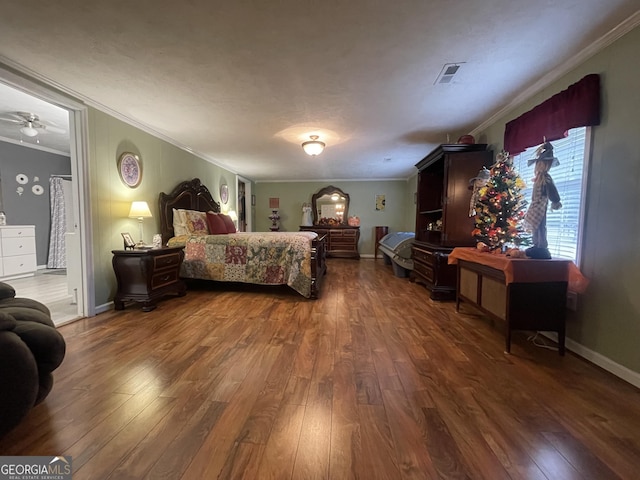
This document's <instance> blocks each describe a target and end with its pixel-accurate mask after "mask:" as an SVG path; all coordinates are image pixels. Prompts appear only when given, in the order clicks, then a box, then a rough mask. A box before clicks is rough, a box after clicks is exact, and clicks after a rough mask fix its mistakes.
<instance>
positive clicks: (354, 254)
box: [300, 225, 360, 258]
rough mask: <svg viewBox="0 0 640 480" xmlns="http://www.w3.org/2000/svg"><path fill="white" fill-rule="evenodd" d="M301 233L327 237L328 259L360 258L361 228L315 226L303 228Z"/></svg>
mask: <svg viewBox="0 0 640 480" xmlns="http://www.w3.org/2000/svg"><path fill="white" fill-rule="evenodd" d="M300 231H303V232H316V233H317V234H318V236H320V237H321V236H323V235H326V247H327V250H326V253H327V257H342V258H360V253H359V252H358V241H359V240H360V227H352V226H350V225H313V226H310V227H305V226H301V227H300Z"/></svg>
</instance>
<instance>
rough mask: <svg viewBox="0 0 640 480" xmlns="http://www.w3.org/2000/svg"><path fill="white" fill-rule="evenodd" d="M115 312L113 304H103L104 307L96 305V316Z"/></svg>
mask: <svg viewBox="0 0 640 480" xmlns="http://www.w3.org/2000/svg"><path fill="white" fill-rule="evenodd" d="M109 310H113V302H107V303H103V304H102V305H96V315H97V314H99V313H104V312H108V311H109Z"/></svg>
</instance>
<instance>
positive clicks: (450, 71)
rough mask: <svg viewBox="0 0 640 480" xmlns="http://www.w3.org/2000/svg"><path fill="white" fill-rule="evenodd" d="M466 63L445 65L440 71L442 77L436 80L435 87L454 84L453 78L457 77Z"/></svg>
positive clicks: (439, 76)
mask: <svg viewBox="0 0 640 480" xmlns="http://www.w3.org/2000/svg"><path fill="white" fill-rule="evenodd" d="M463 63H465V62H459V63H445V64H444V67H442V70H441V71H440V75H438V78H436V81H435V82H434V85H441V84H448V83H451V82H453V77H455V75H456V73H458V70H459V69H460V66H461V65H462V64H463Z"/></svg>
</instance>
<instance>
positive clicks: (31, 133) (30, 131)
mask: <svg viewBox="0 0 640 480" xmlns="http://www.w3.org/2000/svg"><path fill="white" fill-rule="evenodd" d="M20 131H21V132H22V134H23V135H26V136H27V137H35V136H36V135H38V130H36V129H35V128H33V124H32V123H31V122H28V123H27V125H26V126H24V127H22V128H21V129H20Z"/></svg>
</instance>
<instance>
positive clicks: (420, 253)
mask: <svg viewBox="0 0 640 480" xmlns="http://www.w3.org/2000/svg"><path fill="white" fill-rule="evenodd" d="M413 259H414V260H417V261H419V262H422V263H427V264H430V265H433V260H434V255H433V253H431V252H428V251H427V250H422V249H420V248H414V249H413Z"/></svg>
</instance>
